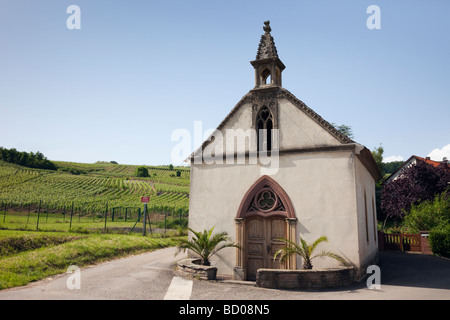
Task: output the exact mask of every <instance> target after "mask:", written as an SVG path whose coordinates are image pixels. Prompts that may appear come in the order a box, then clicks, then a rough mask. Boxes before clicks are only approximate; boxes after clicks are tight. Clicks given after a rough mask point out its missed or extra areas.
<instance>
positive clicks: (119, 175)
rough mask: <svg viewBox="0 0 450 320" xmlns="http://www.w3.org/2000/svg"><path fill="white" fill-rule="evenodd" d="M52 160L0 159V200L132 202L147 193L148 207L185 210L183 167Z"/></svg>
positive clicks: (16, 202) (122, 204) (185, 171)
mask: <svg viewBox="0 0 450 320" xmlns="http://www.w3.org/2000/svg"><path fill="white" fill-rule="evenodd" d="M53 162H54V163H55V164H56V165H57V167H58V169H57V170H56V171H54V170H43V169H32V168H27V167H22V166H19V165H16V164H11V163H7V162H4V161H0V206H3V207H4V206H5V205H8V206H9V207H14V206H17V207H24V206H27V205H34V206H36V204H38V203H39V202H41V203H44V204H46V205H47V206H50V207H52V208H56V209H55V210H63V209H62V208H65V207H68V206H69V205H71V203H72V202H74V203H75V205H77V206H83V207H85V208H94V206H104V205H105V203H107V204H108V206H109V207H110V208H112V207H138V206H141V203H140V199H141V197H143V196H149V197H150V202H149V204H148V207H149V209H150V210H153V211H155V212H157V211H159V212H172V213H173V212H180V211H181V212H183V213H187V212H188V207H189V179H190V171H189V168H185V167H176V168H173V169H172V170H171V169H170V168H169V167H168V166H146V167H147V169H148V171H149V175H150V177H147V178H142V177H139V178H138V177H136V176H135V171H136V168H137V167H139V166H137V165H122V164H112V163H94V164H86V163H72V162H58V161H53ZM177 171H179V173H178V174H179V175H180V176H177ZM1 209H2V207H0V210H1ZM86 210H88V209H86ZM92 210H95V209H92Z"/></svg>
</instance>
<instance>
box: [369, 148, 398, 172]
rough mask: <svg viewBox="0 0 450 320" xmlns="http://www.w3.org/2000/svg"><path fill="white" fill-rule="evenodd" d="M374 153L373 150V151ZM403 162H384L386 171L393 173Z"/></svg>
mask: <svg viewBox="0 0 450 320" xmlns="http://www.w3.org/2000/svg"><path fill="white" fill-rule="evenodd" d="M372 154H373V151H372ZM402 164H403V161H392V162H386V163H383V168H384V173H385V174H386V173H389V174H392V173H394V172H395V171H397V169H398V168H400V166H401V165H402Z"/></svg>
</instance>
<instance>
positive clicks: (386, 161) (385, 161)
mask: <svg viewBox="0 0 450 320" xmlns="http://www.w3.org/2000/svg"><path fill="white" fill-rule="evenodd" d="M393 161H403V157H402V156H390V157H386V158H383V162H384V163H388V162H393Z"/></svg>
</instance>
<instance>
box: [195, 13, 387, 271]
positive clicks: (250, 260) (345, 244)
mask: <svg viewBox="0 0 450 320" xmlns="http://www.w3.org/2000/svg"><path fill="white" fill-rule="evenodd" d="M251 65H252V66H253V68H254V70H255V85H254V88H253V89H251V90H250V91H249V92H248V93H247V94H246V95H245V96H243V97H242V99H241V100H240V101H239V102H238V103H237V104H236V106H235V107H234V108H233V109H231V111H230V113H229V114H228V115H227V116H226V118H225V119H224V120H223V121H222V122H221V123H220V124H219V125H218V127H217V129H216V131H215V132H214V133H213V134H212V135H211V137H210V138H209V139H207V140H206V141H205V142H204V143H203V144H202V146H201V147H200V148H199V149H198V150H196V151H195V152H194V153H193V154H192V155H191V157H190V158H189V161H190V165H191V182H190V203H189V227H190V228H192V229H193V230H196V231H203V230H204V229H210V228H212V227H215V229H214V230H215V232H221V231H225V232H227V233H228V234H229V235H230V237H231V239H232V240H233V241H234V242H236V243H237V244H238V245H239V246H240V249H236V248H227V249H224V250H222V251H219V253H218V254H217V255H215V256H214V257H213V259H212V264H213V265H214V266H216V267H218V273H221V274H229V275H233V277H234V278H235V279H241V280H252V279H255V277H256V273H257V270H258V269H259V268H274V269H278V268H284V269H297V268H298V269H300V268H301V266H302V263H301V260H300V258H293V259H291V260H289V261H287V262H286V263H283V264H281V263H280V262H279V261H276V260H275V261H274V260H273V255H274V253H275V252H276V251H277V250H278V249H279V248H280V246H282V245H283V243H282V242H280V241H279V240H278V239H280V238H286V239H289V240H291V241H296V242H298V241H299V239H300V237H301V238H303V239H305V240H306V241H307V242H313V241H315V240H316V239H317V238H319V237H320V236H326V237H327V238H328V240H329V242H328V243H326V244H323V246H324V248H325V249H327V250H331V251H334V252H336V253H338V254H339V255H341V256H343V257H345V258H346V259H347V260H348V261H349V262H350V263H351V264H352V265H353V266H355V267H356V268H357V270H358V271H359V274H360V275H361V276H362V275H364V274H365V270H366V268H367V266H368V265H370V264H373V263H374V260H375V259H376V255H377V248H378V239H377V226H376V222H377V218H376V203H375V182H376V181H377V180H378V179H379V178H380V172H379V171H378V168H377V165H376V163H375V160H374V159H373V157H372V154H371V152H370V151H369V150H368V149H367V148H365V147H364V146H362V145H360V144H358V143H356V142H355V141H353V140H351V139H350V138H348V137H347V136H345V135H343V134H341V133H340V132H339V131H338V130H337V129H335V128H334V127H333V126H332V125H331V124H330V123H328V122H327V121H325V120H324V119H323V118H321V117H320V116H319V115H318V114H317V113H316V112H314V111H313V110H312V109H311V108H309V107H308V106H306V105H305V104H304V103H303V102H302V101H301V100H299V99H298V98H296V97H295V96H294V95H293V94H292V93H291V92H289V91H288V90H286V89H285V88H284V87H283V86H282V72H283V70H284V69H285V65H284V64H283V62H282V61H281V60H280V58H279V56H278V53H277V49H276V47H275V42H274V39H273V37H272V35H271V27H270V23H269V21H266V22H265V25H264V34H263V35H262V36H261V40H260V43H259V47H258V51H257V55H256V59H255V60H253V61H251ZM318 85H319V84H318ZM337 264H338V262H337V261H335V260H333V259H326V258H324V259H319V260H317V261H314V267H318V268H327V267H334V266H336V265H337Z"/></svg>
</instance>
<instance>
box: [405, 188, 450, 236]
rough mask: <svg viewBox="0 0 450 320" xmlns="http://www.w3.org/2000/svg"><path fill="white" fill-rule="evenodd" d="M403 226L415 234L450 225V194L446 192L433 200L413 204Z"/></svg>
mask: <svg viewBox="0 0 450 320" xmlns="http://www.w3.org/2000/svg"><path fill="white" fill-rule="evenodd" d="M403 225H404V226H406V227H408V228H410V229H411V230H413V231H414V232H419V231H424V230H433V229H435V228H442V227H443V226H446V225H450V194H449V193H448V192H447V191H444V192H443V193H442V194H438V195H437V196H436V197H435V198H434V199H433V200H427V201H423V202H421V203H419V204H417V205H414V204H413V205H412V206H411V210H410V212H409V213H408V214H407V215H406V216H405V218H404V220H403Z"/></svg>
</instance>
